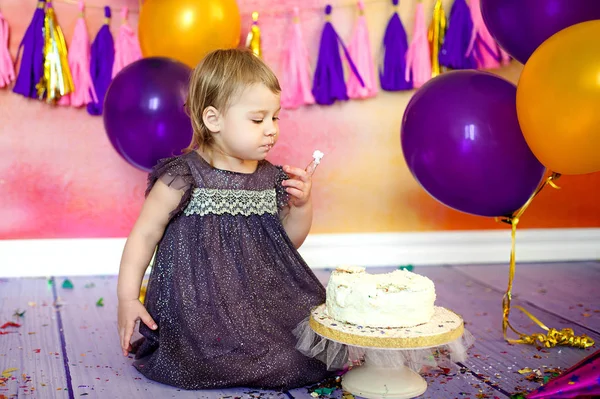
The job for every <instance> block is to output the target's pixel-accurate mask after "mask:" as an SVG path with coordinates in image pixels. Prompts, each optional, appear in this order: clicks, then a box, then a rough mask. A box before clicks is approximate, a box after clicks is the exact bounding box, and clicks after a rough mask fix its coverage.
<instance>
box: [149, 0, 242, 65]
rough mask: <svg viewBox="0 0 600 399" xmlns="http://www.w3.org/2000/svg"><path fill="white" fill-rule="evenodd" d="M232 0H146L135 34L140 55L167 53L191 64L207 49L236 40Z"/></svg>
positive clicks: (230, 45) (237, 22)
mask: <svg viewBox="0 0 600 399" xmlns="http://www.w3.org/2000/svg"><path fill="white" fill-rule="evenodd" d="M240 34H241V18H240V11H239V8H238V5H237V2H236V0H174V1H168V0H146V1H144V3H143V5H142V8H141V10H140V19H139V25H138V35H139V39H140V46H141V48H142V54H143V55H144V57H154V56H162V57H170V58H174V59H176V60H178V61H181V62H183V63H185V64H187V65H188V66H190V67H192V68H193V67H195V66H196V64H198V62H199V61H200V60H201V59H202V58H203V57H204V56H205V55H206V54H208V53H209V52H211V51H213V50H217V49H224V48H235V47H237V46H238V45H239V43H240Z"/></svg>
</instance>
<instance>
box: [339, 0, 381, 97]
mask: <svg viewBox="0 0 600 399" xmlns="http://www.w3.org/2000/svg"><path fill="white" fill-rule="evenodd" d="M364 10H365V4H364V3H363V1H362V0H358V12H359V15H358V20H357V21H356V26H355V27H354V33H353V35H352V39H351V40H350V43H349V44H348V52H349V53H350V58H352V59H353V60H354V63H355V65H356V68H357V69H358V73H360V76H361V77H362V79H363V82H364V84H365V85H364V86H362V85H361V84H360V82H359V81H358V79H357V78H356V75H354V74H353V73H350V77H349V78H348V83H346V87H347V88H348V97H350V98H369V97H373V96H375V95H376V94H377V91H378V88H377V84H376V81H375V68H374V66H373V54H372V52H371V41H370V39H369V29H368V27H367V20H366V18H365V11H364Z"/></svg>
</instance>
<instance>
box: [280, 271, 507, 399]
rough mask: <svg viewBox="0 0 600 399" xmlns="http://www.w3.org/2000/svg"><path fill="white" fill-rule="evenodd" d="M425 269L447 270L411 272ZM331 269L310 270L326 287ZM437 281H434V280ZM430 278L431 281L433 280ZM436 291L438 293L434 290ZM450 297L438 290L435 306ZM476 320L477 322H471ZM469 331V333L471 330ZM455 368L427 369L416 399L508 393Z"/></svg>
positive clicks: (303, 392)
mask: <svg viewBox="0 0 600 399" xmlns="http://www.w3.org/2000/svg"><path fill="white" fill-rule="evenodd" d="M396 269H397V267H373V268H367V272H369V273H388V272H391V271H393V270H396ZM425 270H427V271H428V272H429V274H430V275H433V276H438V275H439V276H440V277H443V276H444V275H445V273H446V272H447V270H446V269H445V268H442V267H436V266H427V267H422V268H419V269H418V270H415V272H418V273H420V274H424V275H425V274H426V273H424V271H425ZM331 271H332V269H319V270H314V273H315V275H316V276H317V277H318V278H319V280H320V281H321V282H322V283H323V284H324V285H326V284H327V281H328V280H329V276H330V275H331ZM436 279H437V278H436ZM436 279H434V282H435V280H436ZM438 291H440V290H439V289H438ZM448 294H451V293H450V291H448V290H444V289H442V290H441V292H438V303H442V304H443V303H445V302H446V300H445V297H446V296H447V295H448ZM475 320H477V319H475ZM471 330H473V329H472V328H471ZM460 368H461V367H460V366H458V365H457V370H454V371H452V372H450V373H449V374H447V375H446V374H443V373H442V372H439V371H438V370H431V371H430V372H429V373H426V374H425V375H424V378H425V380H426V381H427V384H428V387H427V391H426V392H425V393H424V394H423V395H422V396H420V397H419V398H423V399H429V398H431V399H437V398H455V397H456V398H463V399H464V398H473V399H474V398H475V397H476V395H479V396H478V397H481V398H507V397H509V395H508V393H503V392H502V391H501V390H498V388H495V387H492V386H491V384H489V383H488V384H486V383H484V381H483V380H482V378H481V376H476V375H475V373H471V372H469V370H468V369H467V368H462V372H461V371H460ZM290 394H291V395H292V396H294V397H296V398H303V397H306V396H307V395H308V390H307V389H306V388H300V389H295V390H291V391H290ZM339 397H341V392H340V391H337V392H336V396H335V399H338V398H339Z"/></svg>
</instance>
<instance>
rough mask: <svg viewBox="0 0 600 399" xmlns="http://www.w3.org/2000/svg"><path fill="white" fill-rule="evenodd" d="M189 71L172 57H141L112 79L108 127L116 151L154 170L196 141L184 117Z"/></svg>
mask: <svg viewBox="0 0 600 399" xmlns="http://www.w3.org/2000/svg"><path fill="white" fill-rule="evenodd" d="M190 74H191V69H190V68H189V67H188V66H187V65H185V64H183V63H181V62H179V61H175V60H173V59H170V58H164V57H150V58H142V59H140V60H138V61H135V62H133V63H131V64H129V65H127V66H126V67H125V68H123V69H122V70H121V71H120V72H119V73H118V74H117V76H115V78H114V79H113V81H112V83H111V84H110V86H109V87H108V90H107V92H106V98H105V100H104V114H103V119H104V128H105V129H106V133H107V134H108V138H109V139H110V142H111V143H112V145H113V147H114V148H115V149H116V150H117V152H118V153H119V154H120V155H121V156H122V157H123V158H124V159H125V160H126V161H127V162H129V163H130V164H131V165H133V166H135V167H136V168H139V169H141V170H144V171H147V172H148V171H150V170H151V169H152V167H153V166H154V165H155V164H156V162H157V161H158V160H159V159H161V158H166V157H170V156H174V155H178V154H180V153H181V151H182V150H183V149H184V148H186V147H187V146H188V145H189V144H190V141H191V139H192V124H191V122H190V118H189V117H188V116H187V114H186V113H185V109H184V104H185V101H186V97H187V92H188V83H189V78H190Z"/></svg>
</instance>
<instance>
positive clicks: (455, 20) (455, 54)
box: [440, 0, 477, 69]
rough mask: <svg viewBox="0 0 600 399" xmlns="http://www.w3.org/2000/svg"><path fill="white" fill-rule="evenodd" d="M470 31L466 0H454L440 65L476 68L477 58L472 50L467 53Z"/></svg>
mask: <svg viewBox="0 0 600 399" xmlns="http://www.w3.org/2000/svg"><path fill="white" fill-rule="evenodd" d="M472 32H473V19H471V11H470V9H469V6H468V5H467V2H466V1H465V0H455V1H454V4H453V5H452V10H450V19H449V20H448V30H447V31H446V37H445V39H444V44H443V45H442V50H441V52H440V64H441V65H443V66H445V67H447V68H451V69H476V68H477V60H476V59H475V56H474V54H473V52H471V53H470V54H467V50H468V48H469V43H470V41H471V35H472Z"/></svg>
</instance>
